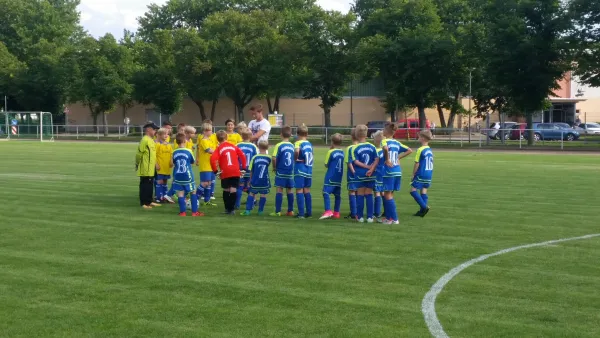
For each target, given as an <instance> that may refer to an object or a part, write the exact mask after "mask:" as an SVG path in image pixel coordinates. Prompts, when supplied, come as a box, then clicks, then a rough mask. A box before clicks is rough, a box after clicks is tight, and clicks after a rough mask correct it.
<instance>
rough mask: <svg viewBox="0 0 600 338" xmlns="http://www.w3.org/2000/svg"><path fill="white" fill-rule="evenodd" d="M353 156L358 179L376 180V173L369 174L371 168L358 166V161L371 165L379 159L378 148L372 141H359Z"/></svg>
mask: <svg viewBox="0 0 600 338" xmlns="http://www.w3.org/2000/svg"><path fill="white" fill-rule="evenodd" d="M351 156H352V158H351V160H352V162H353V163H354V171H355V173H356V179H357V180H358V181H375V175H374V174H373V175H371V176H367V172H368V171H369V169H366V168H362V167H360V166H358V165H357V164H356V161H358V162H360V163H362V164H364V165H366V166H369V167H370V166H371V165H372V164H373V163H375V160H376V159H377V148H375V146H374V145H372V144H371V143H367V142H365V143H359V144H357V145H356V146H354V148H353V149H352V152H351Z"/></svg>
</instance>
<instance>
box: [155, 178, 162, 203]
mask: <svg viewBox="0 0 600 338" xmlns="http://www.w3.org/2000/svg"><path fill="white" fill-rule="evenodd" d="M159 178H160V176H159V175H156V177H155V178H154V192H155V195H154V196H155V200H154V201H155V202H156V203H160V202H162V199H163V196H162V183H163V181H162V179H159Z"/></svg>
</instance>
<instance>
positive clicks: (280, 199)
mask: <svg viewBox="0 0 600 338" xmlns="http://www.w3.org/2000/svg"><path fill="white" fill-rule="evenodd" d="M282 204H283V193H282V192H278V193H277V195H275V212H281V205H282Z"/></svg>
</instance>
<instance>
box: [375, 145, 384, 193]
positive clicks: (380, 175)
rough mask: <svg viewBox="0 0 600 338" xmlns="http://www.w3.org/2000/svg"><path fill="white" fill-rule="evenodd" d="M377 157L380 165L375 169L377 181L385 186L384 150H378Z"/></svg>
mask: <svg viewBox="0 0 600 338" xmlns="http://www.w3.org/2000/svg"><path fill="white" fill-rule="evenodd" d="M377 157H378V158H379V163H378V164H377V169H375V181H376V182H377V183H379V184H383V173H384V172H385V168H384V167H385V157H384V156H383V149H377Z"/></svg>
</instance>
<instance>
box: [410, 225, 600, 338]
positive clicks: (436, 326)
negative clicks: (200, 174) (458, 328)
mask: <svg viewBox="0 0 600 338" xmlns="http://www.w3.org/2000/svg"><path fill="white" fill-rule="evenodd" d="M594 237H600V234H589V235H585V236H579V237H570V238H561V239H555V240H551V241H546V242H540V243H533V244H525V245H519V246H514V247H512V248H508V249H504V250H500V251H496V252H494V253H491V254H487V255H482V256H479V257H477V258H474V259H471V260H469V261H466V262H464V263H462V264H461V265H459V266H457V267H455V268H453V269H452V270H450V271H448V273H446V274H445V275H443V276H442V278H440V279H438V281H437V282H435V284H433V286H432V287H431V289H429V291H428V292H427V294H426V295H425V297H424V298H423V302H422V303H421V312H422V313H423V317H424V319H425V324H427V328H429V332H431V335H433V336H434V337H436V338H448V334H447V333H446V331H444V327H443V326H442V323H440V321H439V319H438V317H437V314H436V312H435V299H436V298H437V296H438V295H439V294H440V293H441V292H442V290H443V289H444V287H445V286H446V284H448V283H449V282H450V281H451V280H452V278H454V277H456V275H458V274H459V273H461V272H462V271H463V270H464V269H466V268H468V267H470V266H471V265H474V264H476V263H479V262H482V261H484V260H486V259H488V258H490V257H494V256H500V255H503V254H506V253H509V252H513V251H517V250H521V249H529V248H535V247H540V246H546V245H551V244H557V243H562V242H568V241H578V240H582V239H589V238H594Z"/></svg>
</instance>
